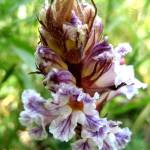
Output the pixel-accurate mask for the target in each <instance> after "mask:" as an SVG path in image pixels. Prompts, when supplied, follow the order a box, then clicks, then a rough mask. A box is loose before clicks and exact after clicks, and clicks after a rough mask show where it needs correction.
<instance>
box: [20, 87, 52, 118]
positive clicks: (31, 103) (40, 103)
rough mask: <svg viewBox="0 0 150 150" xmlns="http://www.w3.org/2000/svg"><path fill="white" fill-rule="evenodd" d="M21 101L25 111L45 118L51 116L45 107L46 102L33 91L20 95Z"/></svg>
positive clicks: (26, 91)
mask: <svg viewBox="0 0 150 150" xmlns="http://www.w3.org/2000/svg"><path fill="white" fill-rule="evenodd" d="M22 100H23V103H24V108H25V110H27V111H30V112H31V113H38V114H41V115H43V116H45V117H51V116H52V112H51V111H49V110H48V109H47V108H46V107H45V105H46V103H47V101H46V100H45V99H43V98H42V97H41V96H40V94H38V93H37V92H35V91H34V90H25V91H24V92H23V94H22Z"/></svg>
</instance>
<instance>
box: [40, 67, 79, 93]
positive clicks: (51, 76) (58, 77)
mask: <svg viewBox="0 0 150 150" xmlns="http://www.w3.org/2000/svg"><path fill="white" fill-rule="evenodd" d="M75 82H76V81H75V78H74V77H73V75H72V74H71V73H70V72H69V71H67V70H60V71H59V70H57V69H52V70H51V71H50V72H49V73H48V74H47V75H46V77H45V79H44V81H43V83H44V85H46V86H47V87H48V89H49V90H51V91H53V92H56V91H57V90H58V89H59V87H60V84H62V83H65V84H75Z"/></svg>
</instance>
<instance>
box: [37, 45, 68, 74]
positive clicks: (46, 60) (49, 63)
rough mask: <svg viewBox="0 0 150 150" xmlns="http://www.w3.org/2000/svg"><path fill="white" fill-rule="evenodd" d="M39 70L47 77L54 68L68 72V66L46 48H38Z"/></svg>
mask: <svg viewBox="0 0 150 150" xmlns="http://www.w3.org/2000/svg"><path fill="white" fill-rule="evenodd" d="M35 56H36V64H37V67H38V68H37V69H38V70H39V71H40V73H42V74H44V75H46V74H47V73H48V72H49V71H50V70H51V69H52V68H57V69H63V70H66V69H67V66H66V64H65V63H64V62H63V61H62V59H61V58H60V56H59V55H57V54H56V53H55V52H54V51H53V50H51V49H50V48H48V47H46V46H38V47H37V50H36V53H35Z"/></svg>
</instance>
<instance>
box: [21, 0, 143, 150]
mask: <svg viewBox="0 0 150 150" xmlns="http://www.w3.org/2000/svg"><path fill="white" fill-rule="evenodd" d="M91 2H92V4H93V6H92V5H90V4H87V3H84V2H80V1H75V0H54V1H53V2H52V3H51V4H46V5H45V6H44V7H43V9H42V12H41V14H40V17H39V22H40V24H41V28H40V30H39V32H40V42H39V44H38V46H37V49H36V52H35V58H36V67H37V71H36V73H39V74H41V75H43V78H44V79H43V84H44V85H45V86H46V87H47V88H48V89H49V91H50V92H51V95H52V98H51V99H48V100H46V99H44V98H42V97H41V96H40V94H38V93H36V92H35V91H34V90H26V91H24V92H23V94H22V101H23V105H24V111H22V112H21V113H20V118H19V120H20V122H21V124H22V125H23V126H25V127H27V129H28V131H29V134H30V135H31V137H33V138H34V139H37V140H42V139H45V138H46V137H47V136H48V134H52V135H53V137H54V138H55V139H59V140H61V141H66V142H67V141H69V140H70V139H72V138H73V137H74V136H76V139H77V141H76V142H74V143H73V144H72V149H73V150H121V149H124V148H125V146H126V145H127V143H128V142H129V141H130V138H131V132H130V131H129V129H128V128H123V129H122V128H120V127H119V125H120V123H119V122H114V121H108V120H107V119H106V118H100V115H99V112H100V111H101V109H102V108H103V106H104V104H105V103H106V102H107V101H108V100H110V99H112V98H113V97H115V96H117V95H125V96H126V97H127V98H128V99H131V98H132V97H133V96H134V95H135V94H137V93H138V89H139V88H146V84H144V83H142V82H140V81H139V80H137V79H136V78H135V74H134V69H133V66H131V65H126V64H125V55H126V54H128V53H129V52H131V51H132V48H131V46H130V45H129V44H128V43H122V44H119V45H118V46H117V47H113V45H112V44H109V42H108V38H107V37H103V35H102V32H103V25H102V20H101V18H99V17H98V16H97V8H96V6H95V4H94V1H93V0H92V1H91Z"/></svg>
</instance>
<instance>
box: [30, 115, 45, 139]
mask: <svg viewBox="0 0 150 150" xmlns="http://www.w3.org/2000/svg"><path fill="white" fill-rule="evenodd" d="M32 120H33V124H32V126H31V127H29V128H28V131H29V135H30V136H31V137H32V138H34V139H36V140H43V139H45V138H47V132H46V129H45V126H44V120H43V117H42V116H40V115H35V116H33V117H32Z"/></svg>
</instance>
